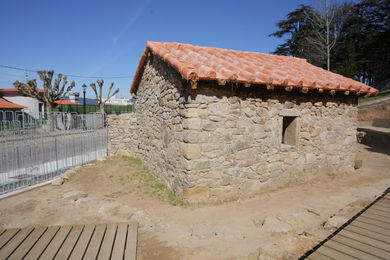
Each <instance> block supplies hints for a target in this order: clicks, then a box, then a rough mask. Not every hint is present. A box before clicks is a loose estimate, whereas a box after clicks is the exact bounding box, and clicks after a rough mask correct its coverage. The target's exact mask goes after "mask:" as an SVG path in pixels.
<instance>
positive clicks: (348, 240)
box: [332, 235, 389, 259]
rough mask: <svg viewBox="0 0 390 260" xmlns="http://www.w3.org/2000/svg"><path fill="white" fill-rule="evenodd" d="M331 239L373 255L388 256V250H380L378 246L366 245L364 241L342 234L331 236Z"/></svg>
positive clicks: (384, 257)
mask: <svg viewBox="0 0 390 260" xmlns="http://www.w3.org/2000/svg"><path fill="white" fill-rule="evenodd" d="M332 240H334V241H337V242H339V243H342V244H344V245H347V246H350V247H353V248H356V249H359V250H362V251H364V252H367V253H370V254H372V255H374V256H377V257H381V258H382V259H386V258H387V257H388V255H389V252H386V251H385V250H382V249H380V248H377V247H373V246H370V245H367V244H365V243H362V242H360V241H357V240H354V239H351V238H349V237H344V236H341V235H337V236H334V237H333V238H332Z"/></svg>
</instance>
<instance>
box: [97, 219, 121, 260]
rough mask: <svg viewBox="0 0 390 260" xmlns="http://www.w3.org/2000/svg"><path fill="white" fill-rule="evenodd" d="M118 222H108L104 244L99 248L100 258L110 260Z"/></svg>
mask: <svg viewBox="0 0 390 260" xmlns="http://www.w3.org/2000/svg"><path fill="white" fill-rule="evenodd" d="M116 229H117V224H108V225H107V229H106V233H105V235H104V238H103V242H102V245H101V247H100V250H99V255H98V258H97V259H98V260H109V259H110V256H111V252H112V248H113V245H114V240H115V235H116Z"/></svg>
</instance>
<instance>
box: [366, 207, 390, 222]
mask: <svg viewBox="0 0 390 260" xmlns="http://www.w3.org/2000/svg"><path fill="white" fill-rule="evenodd" d="M366 213H370V214H375V215H378V216H382V217H385V218H387V219H389V220H390V213H387V212H384V211H381V210H376V209H373V208H369V209H368V210H366Z"/></svg>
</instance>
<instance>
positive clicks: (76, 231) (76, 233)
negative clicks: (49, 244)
mask: <svg viewBox="0 0 390 260" xmlns="http://www.w3.org/2000/svg"><path fill="white" fill-rule="evenodd" d="M83 228H84V226H83V225H78V226H74V227H73V228H72V230H71V231H70V233H69V235H68V237H67V238H66V240H65V242H64V243H63V245H62V246H61V248H60V250H59V251H58V253H57V255H56V256H55V259H68V257H69V256H70V254H71V253H72V250H73V248H74V247H75V246H76V243H77V240H78V239H79V237H80V234H81V232H82V231H83Z"/></svg>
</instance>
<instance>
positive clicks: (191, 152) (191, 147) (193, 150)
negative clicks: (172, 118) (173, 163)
mask: <svg viewBox="0 0 390 260" xmlns="http://www.w3.org/2000/svg"><path fill="white" fill-rule="evenodd" d="M181 151H182V153H183V156H184V158H186V159H187V160H191V159H198V158H200V157H201V156H202V149H201V148H200V145H198V144H187V143H184V144H182V145H181Z"/></svg>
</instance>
